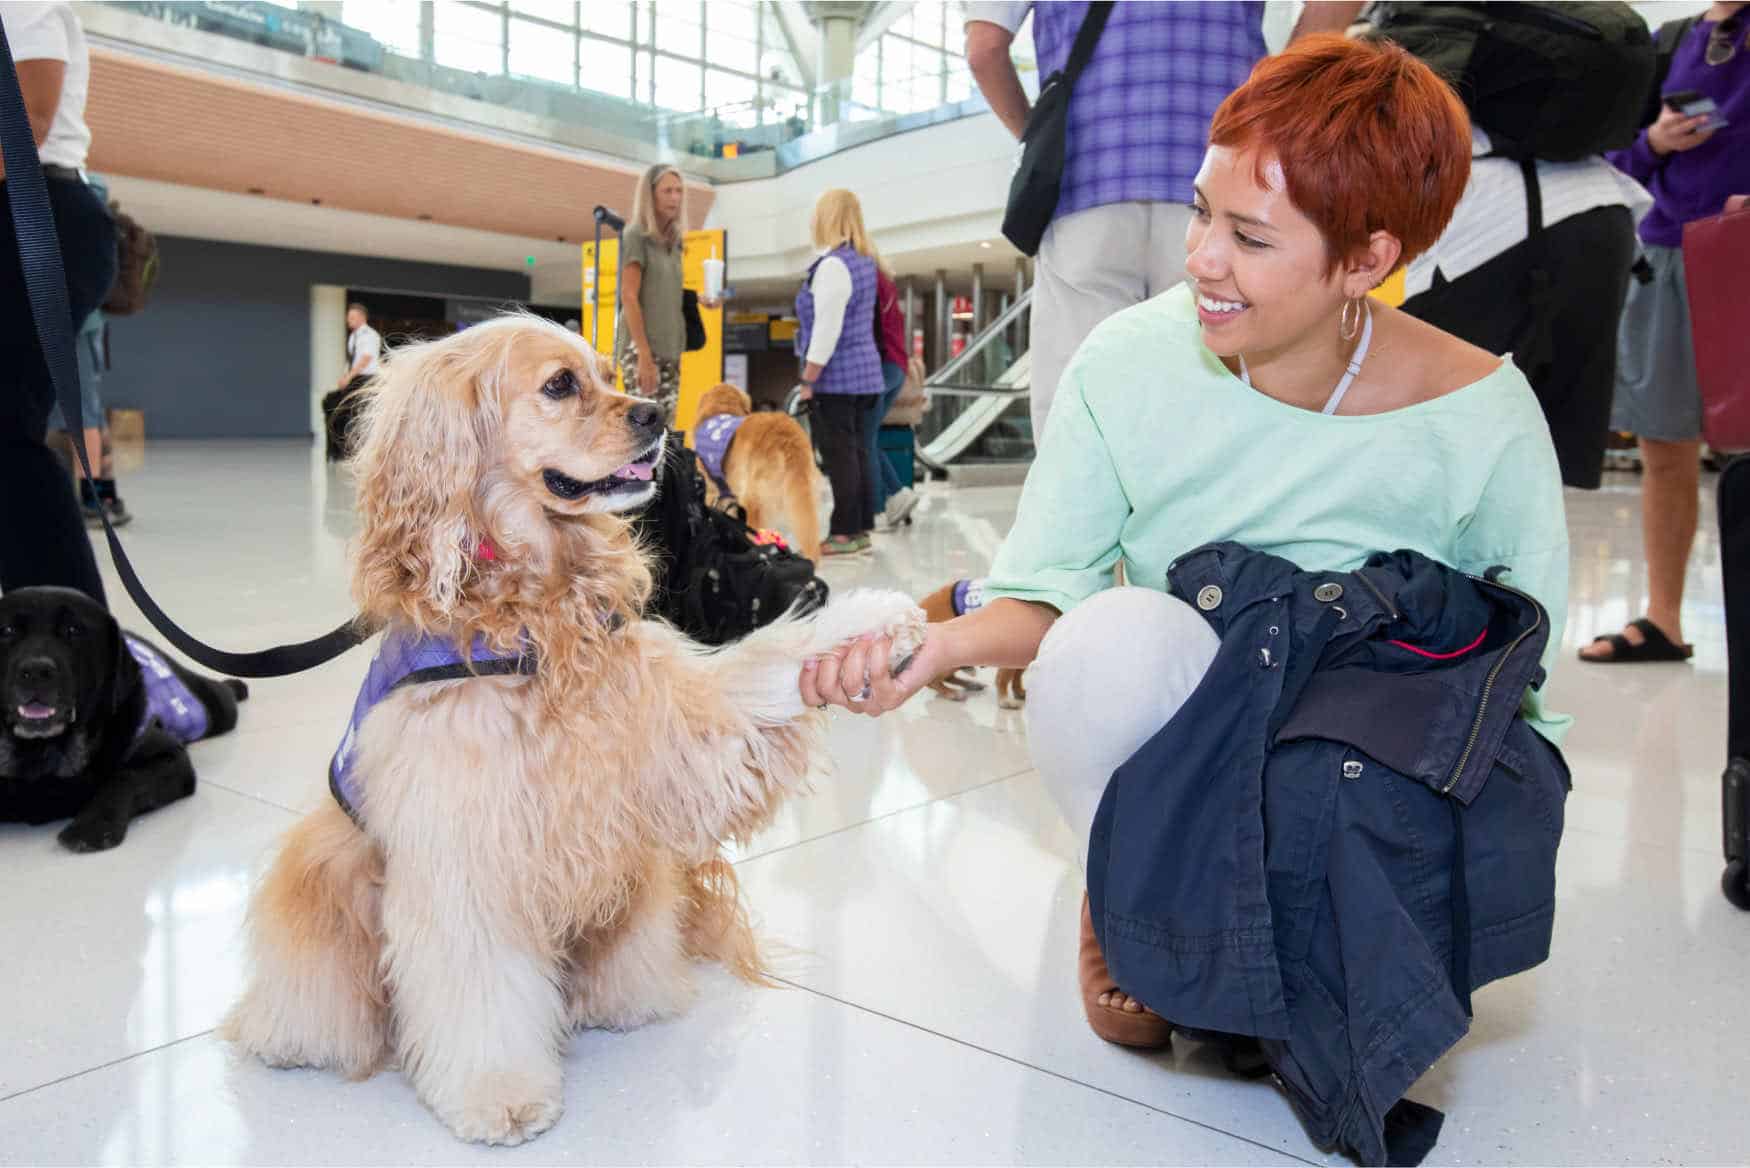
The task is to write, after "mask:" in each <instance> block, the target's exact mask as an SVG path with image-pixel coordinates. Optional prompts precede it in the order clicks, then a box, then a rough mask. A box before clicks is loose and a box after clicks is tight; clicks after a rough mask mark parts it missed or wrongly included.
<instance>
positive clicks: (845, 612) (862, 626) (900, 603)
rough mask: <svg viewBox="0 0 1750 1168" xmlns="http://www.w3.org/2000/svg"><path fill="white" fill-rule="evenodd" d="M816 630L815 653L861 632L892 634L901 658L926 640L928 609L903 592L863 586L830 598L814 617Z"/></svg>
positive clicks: (895, 653)
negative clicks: (925, 622) (926, 614)
mask: <svg viewBox="0 0 1750 1168" xmlns="http://www.w3.org/2000/svg"><path fill="white" fill-rule="evenodd" d="M812 633H813V636H812V640H813V644H812V645H811V646H810V652H812V653H830V652H831V651H832V650H834V649H836V648H838V647H839V646H840V645H842V644H844V643H845V642H846V641H854V640H856V639H857V638H858V637H861V636H866V635H873V636H887V637H891V638H893V660H894V661H895V662H899V661H903V660H905V659H906V658H907V657H909V656H911V655H912V654H913V653H915V652H916V651H917V648H918V646H919V645H921V644H923V643H924V610H923V609H921V608H919V607H918V606H917V603H916V602H915V601H913V600H912V598H911V597H909V596H907V595H906V594H905V593H903V592H893V591H885V590H881V589H875V588H859V589H856V590H855V591H853V592H847V593H844V594H843V595H841V596H837V597H834V598H833V599H832V600H831V601H829V602H828V603H827V606H826V607H825V608H823V609H821V610H820V612H819V613H817V614H816V615H815V616H814V617H813V625H812Z"/></svg>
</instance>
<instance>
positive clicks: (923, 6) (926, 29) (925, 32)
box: [911, 0, 942, 48]
mask: <svg viewBox="0 0 1750 1168" xmlns="http://www.w3.org/2000/svg"><path fill="white" fill-rule="evenodd" d="M911 30H912V31H911V36H912V39H913V40H919V41H923V42H924V43H925V44H927V45H934V46H936V47H937V48H941V47H942V5H941V4H939V3H931V2H930V0H918V3H916V4H914V5H912V23H911Z"/></svg>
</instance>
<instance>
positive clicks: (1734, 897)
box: [1719, 455, 1750, 910]
mask: <svg viewBox="0 0 1750 1168" xmlns="http://www.w3.org/2000/svg"><path fill="white" fill-rule="evenodd" d="M1719 509H1720V574H1721V576H1722V577H1723V580H1724V584H1725V593H1726V690H1727V698H1726V701H1727V706H1728V709H1727V716H1726V773H1725V774H1724V775H1723V776H1722V777H1721V779H1720V788H1721V791H1720V802H1721V821H1722V828H1723V835H1724V838H1725V852H1726V871H1725V874H1724V875H1723V876H1722V877H1721V878H1720V886H1721V889H1722V890H1723V891H1724V892H1725V894H1726V899H1727V900H1729V901H1731V902H1732V903H1733V904H1735V905H1737V906H1738V907H1739V908H1741V909H1746V910H1750V455H1745V456H1741V457H1739V458H1735V459H1733V460H1732V461H1731V462H1730V463H1728V464H1727V466H1726V469H1725V470H1724V471H1722V472H1721V473H1720V502H1719Z"/></svg>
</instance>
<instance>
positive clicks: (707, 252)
mask: <svg viewBox="0 0 1750 1168" xmlns="http://www.w3.org/2000/svg"><path fill="white" fill-rule="evenodd" d="M713 249H715V250H716V253H717V258H718V259H723V260H726V259H728V257H729V246H728V236H727V234H726V233H725V232H724V231H723V230H721V229H715V230H710V231H689V232H687V234H686V240H685V243H684V245H683V249H682V252H681V283H682V284H684V285H685V286H686V287H688V288H691V289H693V290H694V291H695V292H703V291H704V288H705V261H706V260H707V259H709V258H710V257H711V253H712V250H713ZM582 252H583V314H582V316H581V317H580V318H579V319H580V320H581V321H582V323H583V336H584V339H585V340H588V339H590V338H591V336H592V335H593V337H594V340H595V347H596V351H597V352H600V353H602V354H604V355H606V356H608V357H610V358H613V359H615V360H617V359H618V358H617V356H616V354H615V352H614V328H615V325H616V323H617V321H616V317H615V311H614V309H615V293H616V290H617V289H618V287H619V283H620V263H619V261H620V241H619V240H618V239H617V238H615V239H603V240H602V254H601V265H600V267H599V268H598V267H597V265H596V254H595V244H594V243H593V242H590V243H586V244H584V245H583V248H582ZM598 309H599V311H600V314H601V325H600V327H599V328H598V327H597V326H596V314H597V311H598ZM699 316H700V317H701V318H702V319H703V320H704V322H705V347H704V348H702V349H699V350H697V351H695V352H692V353H686V354H683V355H682V357H681V396H680V401H679V402H678V403H677V404H676V406H675V425H676V427H678V428H679V429H682V430H690V429H692V426H693V415H694V413H696V412H697V410H698V405H699V398H701V397H702V396H704V393H705V391H706V390H708V389H710V388H711V387H712V386H714V385H717V384H719V383H720V382H721V381H722V380H723V309H722V308H721V307H718V308H706V307H705V306H704V305H703V304H701V305H700V306H699ZM616 384H618V385H619V386H620V388H621V389H622V390H624V389H625V381H624V379H623V378H616Z"/></svg>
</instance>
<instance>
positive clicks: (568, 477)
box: [497, 329, 664, 515]
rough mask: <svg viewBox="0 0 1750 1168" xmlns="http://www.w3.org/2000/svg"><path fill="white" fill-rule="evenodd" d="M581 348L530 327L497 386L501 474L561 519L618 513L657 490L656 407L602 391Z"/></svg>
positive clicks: (659, 433) (660, 431) (659, 438)
mask: <svg viewBox="0 0 1750 1168" xmlns="http://www.w3.org/2000/svg"><path fill="white" fill-rule="evenodd" d="M596 370H597V364H596V361H595V358H594V355H593V354H591V353H590V352H589V350H588V349H587V348H585V347H584V346H583V345H582V344H581V343H571V342H569V341H568V340H567V339H566V338H565V337H564V336H563V335H561V336H553V335H551V333H549V332H548V330H545V329H540V330H531V331H530V335H528V336H526V337H523V338H519V339H518V340H517V341H516V342H515V343H514V344H513V346H512V347H511V349H510V351H509V356H508V359H507V361H506V363H505V368H504V373H503V377H502V381H501V384H500V387H499V395H498V396H499V399H500V401H499V409H500V411H501V415H502V429H501V438H500V441H499V443H498V451H497V453H498V457H499V460H500V463H501V468H500V470H501V474H502V475H503V477H504V478H506V479H508V480H510V481H512V482H515V483H517V484H519V485H521V486H522V487H523V489H525V490H527V491H529V492H530V493H532V494H534V495H536V496H538V497H539V498H540V499H541V502H542V505H543V506H545V507H546V508H547V509H548V510H550V511H553V512H557V513H559V514H563V515H580V514H587V513H589V512H597V511H625V510H629V509H632V508H635V507H640V506H642V505H643V504H644V503H646V502H648V501H649V500H650V498H651V496H652V495H654V494H655V493H656V482H655V473H656V467H657V464H658V462H660V461H661V458H662V449H663V439H664V427H663V416H662V410H661V409H660V408H658V407H657V406H656V405H654V404H653V403H651V402H647V401H641V400H639V399H637V398H632V397H627V396H626V395H625V394H621V393H616V392H614V391H613V390H612V389H610V388H608V386H607V385H606V384H604V383H603V381H602V380H601V378H600V377H599V376H598V375H597V372H596Z"/></svg>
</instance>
